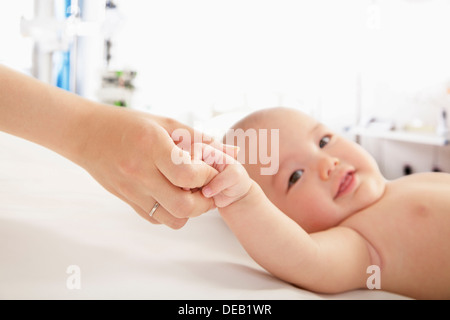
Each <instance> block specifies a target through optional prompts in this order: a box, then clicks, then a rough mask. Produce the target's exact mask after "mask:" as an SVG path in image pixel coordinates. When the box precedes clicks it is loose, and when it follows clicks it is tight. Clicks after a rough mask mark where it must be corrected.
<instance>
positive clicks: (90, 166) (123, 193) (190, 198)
mask: <svg viewBox="0 0 450 320" xmlns="http://www.w3.org/2000/svg"><path fill="white" fill-rule="evenodd" d="M96 112H97V115H90V116H89V119H91V121H88V122H87V123H86V125H85V126H84V127H83V131H85V132H87V133H89V134H88V135H86V136H85V137H86V138H87V139H86V142H85V143H84V144H83V147H82V149H80V151H79V153H78V156H77V160H76V162H77V163H79V164H80V165H81V166H82V167H83V168H85V169H86V170H87V171H88V172H89V173H90V174H91V175H92V176H93V177H94V178H95V179H96V180H97V181H98V182H99V183H100V184H101V185H103V187H105V188H106V189H107V190H108V191H110V192H111V193H113V194H114V195H116V196H117V197H119V198H120V199H122V200H123V201H125V202H127V203H128V204H130V205H131V206H132V207H133V208H134V210H135V211H136V212H137V213H139V214H140V215H141V216H142V217H143V218H144V219H146V220H148V221H150V222H152V223H163V224H165V225H167V226H169V227H171V228H174V229H178V228H181V227H182V226H184V224H185V223H186V222H187V220H188V218H190V217H195V216H198V215H200V214H202V213H204V212H206V211H209V210H211V209H213V208H214V207H215V205H214V201H213V199H211V198H210V199H208V198H206V197H204V196H203V195H202V193H201V192H197V191H198V190H199V188H201V187H202V186H204V185H206V184H207V183H208V182H209V181H210V180H211V179H212V178H213V177H214V176H215V175H216V174H217V170H216V169H214V168H213V167H211V166H209V165H207V164H205V163H204V162H189V161H184V162H181V163H180V162H179V161H174V159H173V154H174V151H176V152H175V154H176V153H177V152H181V149H179V148H178V147H177V145H176V143H175V142H174V140H173V139H172V136H171V133H172V132H173V131H174V130H177V129H184V130H186V131H187V132H189V133H190V134H189V137H190V138H191V139H192V141H190V143H193V142H194V140H193V139H194V136H195V134H194V131H193V129H192V128H190V127H188V126H186V125H183V124H182V123H180V122H178V121H176V120H173V119H169V118H164V117H159V116H154V115H150V114H147V113H141V112H137V111H134V110H127V109H118V108H113V107H109V106H106V107H103V106H102V107H98V110H97V111H96ZM197 137H198V133H197ZM184 139H186V137H184ZM203 141H204V142H208V141H209V142H210V143H211V145H212V146H214V147H216V148H219V149H221V150H222V151H225V152H228V153H229V154H231V155H233V156H236V155H235V154H234V152H235V148H232V147H231V148H227V147H225V146H224V145H222V144H221V143H218V142H216V141H211V140H208V139H206V140H205V139H203ZM186 142H187V141H183V143H186ZM174 148H175V149H174ZM177 149H178V150H177ZM156 202H158V203H159V204H160V206H159V207H158V208H157V210H156V211H155V212H154V214H153V215H152V216H151V217H150V215H149V212H150V211H151V209H152V208H153V206H154V205H155V203H156Z"/></svg>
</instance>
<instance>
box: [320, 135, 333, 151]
mask: <svg viewBox="0 0 450 320" xmlns="http://www.w3.org/2000/svg"><path fill="white" fill-rule="evenodd" d="M330 140H331V136H330V135H326V136H324V137H323V138H322V139H320V141H319V147H320V148H321V149H322V148H323V147H325V146H326V145H327V144H328V142H330Z"/></svg>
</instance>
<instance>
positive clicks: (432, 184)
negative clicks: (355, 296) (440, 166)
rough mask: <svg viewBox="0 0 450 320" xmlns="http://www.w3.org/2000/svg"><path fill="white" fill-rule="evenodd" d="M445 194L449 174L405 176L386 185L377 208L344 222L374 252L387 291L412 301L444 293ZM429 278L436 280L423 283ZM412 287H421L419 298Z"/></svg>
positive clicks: (449, 256)
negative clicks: (419, 284) (424, 296)
mask: <svg viewBox="0 0 450 320" xmlns="http://www.w3.org/2000/svg"><path fill="white" fill-rule="evenodd" d="M449 194H450V174H445V173H423V174H415V175H410V176H406V177H403V178H400V179H398V180H395V181H391V182H389V183H388V185H387V187H386V191H385V193H384V195H383V197H382V198H381V199H380V200H379V201H378V202H377V203H375V204H374V205H372V206H370V207H368V208H366V209H364V210H362V211H360V212H358V213H356V214H355V215H353V216H352V217H350V218H349V219H347V220H346V221H344V223H343V225H345V226H348V227H350V228H353V229H355V230H356V231H358V232H359V233H360V234H361V235H362V236H363V237H365V239H366V240H367V241H368V242H369V243H370V244H371V245H372V246H373V247H374V248H375V250H376V253H377V254H378V255H379V257H380V264H381V268H382V273H383V275H384V280H385V284H386V286H387V287H390V289H394V288H396V289H400V292H402V293H404V294H407V293H414V294H411V296H415V295H416V294H417V295H418V296H420V295H421V294H422V293H425V292H428V290H429V292H430V293H432V292H434V291H436V292H439V293H440V294H445V293H446V292H447V293H449V290H448V286H449V285H450V274H447V273H448V272H446V271H445V270H444V269H446V268H447V267H446V268H444V269H443V268H442V266H443V265H445V266H449V265H450V250H449V245H448V243H450V210H449V208H450V197H449ZM423 270H429V271H430V272H429V273H428V272H427V273H425V272H423ZM447 270H448V269H447ZM430 273H431V274H434V275H436V276H437V277H438V280H437V281H434V280H433V279H431V278H428V276H429V274H430ZM400 275H401V277H400ZM400 278H402V279H403V280H402V281H400V280H398V279H400ZM414 279H415V280H414ZM432 280H433V281H432ZM411 281H418V282H420V283H421V287H422V288H421V289H422V290H423V292H422V291H420V292H416V291H414V290H412V288H411V285H412V282H411ZM391 286H392V287H391ZM410 290H412V291H414V292H410ZM433 290H434V291H433ZM446 290H447V291H446Z"/></svg>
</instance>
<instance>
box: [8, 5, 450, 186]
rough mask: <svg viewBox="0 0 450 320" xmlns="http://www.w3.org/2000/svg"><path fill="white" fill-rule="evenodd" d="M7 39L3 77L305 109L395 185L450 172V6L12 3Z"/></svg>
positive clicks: (205, 103) (193, 117) (190, 109)
mask: <svg viewBox="0 0 450 320" xmlns="http://www.w3.org/2000/svg"><path fill="white" fill-rule="evenodd" d="M0 35H1V38H0V39H1V49H0V63H2V64H5V65H8V66H10V67H13V68H15V69H17V70H20V71H22V72H24V73H27V74H30V75H32V76H34V77H36V78H38V79H40V80H42V81H45V82H48V83H51V84H53V85H55V86H58V87H61V88H63V89H65V90H69V91H72V92H75V93H77V94H79V95H82V96H84V97H87V98H89V99H93V100H97V101H102V102H105V103H108V104H111V106H112V107H126V108H135V109H139V110H143V111H148V112H151V113H155V114H163V115H166V116H170V117H173V118H176V119H178V120H180V121H182V122H185V123H187V124H189V125H192V126H198V125H199V124H203V123H210V124H211V123H214V121H216V122H215V123H219V122H220V123H223V122H226V121H227V119H228V120H229V119H232V117H231V116H230V117H229V118H227V115H236V114H239V115H240V114H245V113H247V112H251V111H254V110H257V109H261V108H267V107H274V106H286V107H292V108H297V109H300V110H303V111H305V112H307V113H309V114H311V115H313V116H314V117H316V118H317V119H319V120H320V121H322V122H324V123H325V124H327V125H329V126H330V127H332V128H333V129H335V130H337V131H338V132H340V133H342V134H344V135H346V136H347V137H349V138H351V139H355V140H356V141H357V142H358V143H360V144H362V145H363V146H364V147H365V148H366V149H367V150H369V152H371V153H372V154H373V156H374V157H375V158H376V159H377V161H378V163H379V165H380V168H381V170H382V171H383V173H384V175H385V176H386V177H387V178H388V179H393V178H396V177H399V176H402V175H404V174H409V173H413V172H423V171H445V172H450V147H449V146H448V143H449V134H448V129H447V128H448V126H449V125H450V121H449V120H448V117H447V112H449V111H450V0H340V1H335V0H227V1H218V0H190V1H185V0H164V1H161V0H147V1H142V0H141V1H138V0H114V1H106V0H16V1H7V0H0ZM234 120H235V119H234ZM200 129H202V128H200ZM205 131H208V130H207V129H206V130H205Z"/></svg>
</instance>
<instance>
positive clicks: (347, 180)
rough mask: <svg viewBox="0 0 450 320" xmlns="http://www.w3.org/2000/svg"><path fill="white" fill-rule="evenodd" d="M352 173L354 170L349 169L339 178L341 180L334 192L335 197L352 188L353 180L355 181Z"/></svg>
mask: <svg viewBox="0 0 450 320" xmlns="http://www.w3.org/2000/svg"><path fill="white" fill-rule="evenodd" d="M354 173H355V172H354V171H349V172H347V173H346V174H345V175H344V176H343V177H342V178H341V182H340V184H339V188H338V191H337V192H336V195H335V196H334V198H335V199H336V198H338V197H340V196H342V195H345V194H347V193H348V192H350V191H351V190H352V188H353V185H354V182H355V176H354Z"/></svg>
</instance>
